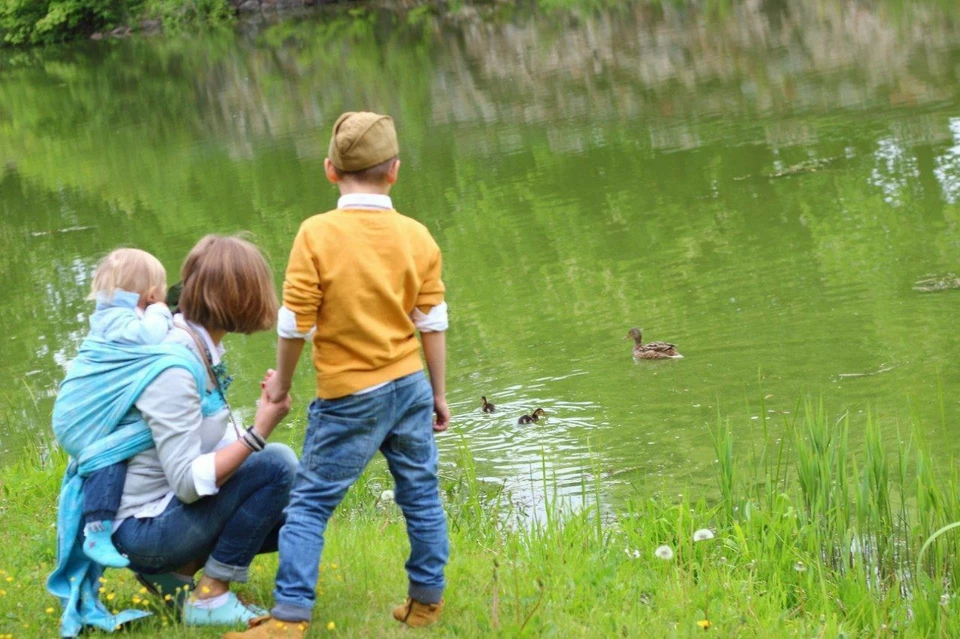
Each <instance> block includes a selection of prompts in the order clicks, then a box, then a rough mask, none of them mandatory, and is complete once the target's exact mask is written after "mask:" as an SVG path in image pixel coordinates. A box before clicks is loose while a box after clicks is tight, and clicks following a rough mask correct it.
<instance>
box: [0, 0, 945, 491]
mask: <svg viewBox="0 0 960 639" xmlns="http://www.w3.org/2000/svg"><path fill="white" fill-rule="evenodd" d="M897 6H898V4H897V3H894V2H890V3H882V2H881V3H879V4H878V5H877V6H875V7H873V8H867V7H865V6H859V5H855V4H844V5H837V4H836V3H833V2H827V1H826V0H817V1H814V2H790V1H788V2H769V3H756V2H748V3H743V4H740V5H737V6H736V7H733V8H731V9H730V10H729V12H726V13H723V12H719V13H710V12H708V13H703V12H699V11H694V10H680V9H676V8H671V7H663V8H650V7H631V8H622V9H620V10H617V11H613V12H611V13H603V14H588V13H584V14H581V15H577V16H571V15H564V14H548V15H535V14H525V13H523V12H521V11H519V10H515V9H510V10H509V11H508V9H507V8H505V7H503V6H500V7H499V8H497V7H491V8H489V9H483V10H480V11H476V12H469V11H468V12H466V13H463V14H459V15H458V16H456V17H442V18H435V17H431V16H422V15H421V19H420V21H418V22H406V21H404V19H403V18H402V17H398V16H397V15H396V14H392V13H389V12H385V13H379V12H368V13H366V14H364V15H363V16H362V17H361V18H357V16H356V15H354V16H353V17H351V18H345V17H344V14H342V13H340V12H337V11H334V12H332V13H329V14H323V15H321V16H320V17H319V18H316V17H315V18H309V19H299V20H289V21H284V22H280V23H277V24H273V25H262V28H244V29H242V30H240V31H238V32H236V33H233V32H222V33H214V34H211V35H210V36H209V37H203V38H197V39H191V38H173V37H172V38H167V39H159V40H139V41H137V40H134V41H128V42H115V43H99V44H97V45H79V46H76V47H71V48H65V49H55V50H37V51H31V52H27V53H20V54H17V55H16V56H13V57H6V58H0V166H2V165H4V164H7V163H9V166H8V168H7V169H5V171H4V172H3V174H2V177H0V210H2V211H3V216H2V218H0V264H2V265H3V273H4V276H5V283H6V284H7V286H5V287H2V288H0V305H2V308H3V313H4V318H5V319H6V321H7V329H8V330H7V334H6V336H5V337H4V338H3V339H2V340H0V362H3V363H2V364H0V370H2V371H3V372H4V373H6V374H7V376H8V378H11V379H17V380H19V381H20V386H22V388H21V387H20V386H18V387H17V388H16V389H8V392H7V393H6V394H5V395H0V420H2V421H0V449H3V451H7V454H6V455H4V453H3V452H0V459H9V458H10V456H11V452H13V451H18V450H20V449H21V448H22V446H23V445H24V443H25V442H26V441H28V440H30V439H32V438H33V437H35V436H36V433H37V432H43V431H45V429H46V424H47V422H48V414H49V408H50V399H49V397H50V394H51V393H52V392H53V390H54V388H55V385H56V382H57V380H58V379H59V377H60V376H61V374H62V367H63V366H64V365H65V363H66V362H67V361H69V358H70V357H72V355H73V353H74V352H75V350H76V347H77V343H78V340H79V339H80V338H81V336H82V335H83V334H84V333H85V330H86V326H85V321H86V320H85V316H86V314H87V313H88V312H89V304H88V302H87V301H86V300H85V296H86V292H87V287H88V285H89V277H90V270H91V268H92V267H93V265H94V264H95V263H96V261H97V259H98V258H99V257H100V256H101V255H102V254H103V253H105V252H106V251H107V250H109V249H111V248H113V247H115V246H116V245H118V244H127V245H136V246H141V247H143V248H145V249H148V250H151V251H152V252H154V253H155V254H157V255H158V256H159V257H160V258H161V260H162V261H163V262H164V264H165V265H166V266H167V268H168V271H169V272H170V273H171V274H173V273H175V272H176V270H177V268H178V266H179V263H180V260H181V259H182V257H183V255H184V254H185V253H186V251H187V250H188V248H189V247H190V246H191V245H192V244H193V242H194V241H195V240H196V239H197V238H198V237H199V236H200V235H202V234H205V233H208V232H232V231H236V230H240V229H249V230H251V231H253V232H254V234H255V236H256V239H257V241H258V242H259V243H260V244H261V245H262V246H263V247H264V248H265V250H266V251H267V253H268V255H269V256H270V257H271V259H272V261H273V262H274V264H275V265H276V266H277V267H278V269H279V268H282V265H283V262H284V260H285V257H286V254H287V251H288V248H289V242H290V238H292V236H293V233H294V232H295V229H296V228H297V226H298V224H299V221H300V220H301V219H303V218H304V217H305V216H307V215H309V214H311V213H313V212H315V211H317V210H320V209H323V208H326V207H328V206H329V205H330V204H331V203H332V202H333V200H334V197H333V192H332V191H331V189H330V188H329V186H328V185H326V184H325V182H324V180H323V179H322V160H323V157H324V155H325V148H326V139H327V127H328V126H329V125H330V123H331V122H332V120H333V118H335V117H336V115H337V114H338V113H339V112H340V111H342V110H345V109H347V108H356V107H358V106H364V107H366V108H373V109H381V110H386V111H389V112H391V113H392V114H394V115H395V117H396V118H397V120H398V122H399V126H400V130H401V136H402V144H403V149H404V151H403V155H404V173H403V178H402V181H401V184H400V186H399V187H398V189H397V191H396V196H397V200H396V201H397V203H398V206H399V207H400V208H401V210H403V211H405V212H408V213H410V214H412V215H414V216H415V217H417V218H418V219H421V220H423V221H424V222H425V223H426V224H427V225H428V226H429V227H430V229H431V230H432V231H433V233H434V234H435V236H436V237H437V238H438V240H439V242H440V244H441V246H442V247H443V249H444V252H445V268H446V280H447V283H448V286H449V289H450V296H451V308H452V310H453V312H454V327H455V328H454V330H453V331H452V332H451V337H450V340H451V350H450V360H451V361H450V382H449V387H450V389H451V397H450V399H451V403H452V405H453V408H454V409H455V412H456V414H457V432H456V433H452V434H450V435H448V436H445V437H444V438H443V439H442V446H443V450H444V455H445V458H446V459H448V460H449V459H453V458H455V448H456V446H457V441H458V439H459V437H460V435H461V434H462V436H463V438H464V440H465V441H466V443H467V444H468V445H469V447H470V449H471V450H472V452H473V454H474V456H475V457H476V459H477V463H478V472H479V474H480V475H481V476H483V477H485V478H487V479H489V480H490V481H491V482H495V483H501V482H503V481H506V482H507V483H508V485H509V486H510V487H511V488H512V489H513V491H514V493H515V495H517V498H518V499H519V500H520V501H521V503H522V504H524V505H526V506H527V507H530V508H533V509H534V510H535V509H536V504H537V503H539V502H538V500H541V499H542V498H543V495H542V493H541V492H540V491H541V489H542V486H543V483H542V479H543V474H544V470H545V469H546V470H547V474H548V478H549V481H550V484H551V485H554V484H555V485H556V489H557V491H558V494H560V495H561V496H564V497H567V498H576V496H578V495H579V494H580V493H581V491H582V489H583V486H584V485H588V484H589V483H590V482H591V481H592V480H594V479H598V480H599V481H600V482H601V484H602V486H603V490H604V491H605V493H609V494H612V495H614V496H616V495H623V494H628V493H630V492H631V491H634V490H647V491H648V490H652V489H658V488H668V487H669V488H670V489H676V487H678V486H684V485H689V484H697V485H710V484H711V481H712V480H711V479H710V478H709V475H708V471H709V469H710V464H711V462H712V460H713V452H712V449H711V445H710V442H709V438H708V437H707V435H706V433H707V430H706V425H707V424H712V423H714V422H715V420H716V415H717V411H718V410H721V411H723V412H724V413H729V414H731V415H732V416H733V420H734V421H733V422H732V424H734V427H735V428H737V430H738V434H739V436H741V437H742V440H743V441H744V442H745V444H744V445H745V446H747V445H748V442H750V441H752V440H753V438H755V437H756V436H757V433H758V431H759V423H760V422H761V421H762V420H761V419H760V417H761V414H760V410H761V409H760V407H759V405H758V404H759V402H758V399H757V398H758V397H759V396H760V394H761V393H762V394H763V395H771V397H770V398H769V399H768V400H767V406H766V408H765V409H764V410H767V411H773V412H770V413H765V414H767V415H769V416H771V419H779V418H781V417H783V416H785V415H790V414H791V412H792V411H793V410H795V400H796V395H797V393H798V392H800V391H802V390H807V391H813V392H823V393H824V395H825V397H826V399H827V400H828V402H833V404H834V405H835V407H836V408H837V409H840V408H851V410H852V411H854V413H855V414H859V413H856V411H859V410H862V409H864V408H865V407H866V406H867V405H868V404H869V405H872V406H874V407H875V408H876V409H877V410H878V412H879V419H880V421H881V423H883V424H884V425H886V426H887V427H888V428H889V429H890V431H891V432H893V429H894V428H895V426H896V421H897V419H899V418H905V417H907V415H908V414H909V407H908V401H907V400H908V399H909V397H911V396H912V397H920V398H929V397H931V396H934V397H935V396H936V388H937V384H938V383H940V384H942V385H943V388H944V389H945V397H946V398H947V403H946V406H945V407H944V414H945V415H946V416H947V418H948V420H950V421H949V423H954V422H955V420H956V419H957V418H958V417H960V404H958V401H957V399H956V398H957V397H960V393H958V392H957V391H960V368H958V365H957V364H956V358H955V357H953V356H952V354H953V353H955V352H956V351H957V348H958V347H960V341H958V340H960V338H958V337H957V336H956V331H955V329H954V324H955V317H956V313H957V311H958V310H960V308H958V298H957V296H950V295H949V294H944V295H939V294H938V295H927V296H918V294H916V293H915V292H914V291H913V290H912V285H913V283H914V282H915V281H916V280H917V278H918V277H920V276H922V275H925V274H931V273H933V274H936V273H946V272H950V271H956V270H957V266H956V255H957V246H960V227H958V221H960V208H958V197H960V119H958V118H957V113H958V107H960V96H958V93H957V91H958V86H960V83H958V79H960V78H958V75H957V74H958V73H960V67H957V66H956V64H955V60H956V57H957V55H958V54H960V21H958V20H957V17H958V16H957V15H955V14H954V13H953V12H950V11H948V10H947V9H945V8H943V7H938V6H934V5H932V4H930V5H925V6H921V7H915V8H913V9H911V11H910V12H909V15H907V14H900V13H898V12H897V11H896V7H897ZM487 11H489V12H490V13H489V14H488V13H487ZM632 325H642V326H643V327H644V328H645V329H646V330H647V331H648V332H649V333H650V334H651V335H652V336H654V337H656V338H657V339H664V340H667V341H674V342H677V343H678V344H679V345H680V346H681V350H682V351H683V352H684V354H685V355H686V356H687V358H686V359H685V360H683V361H681V362H665V363H659V364H658V363H647V364H649V365H646V364H645V365H634V364H633V363H632V361H631V359H630V349H629V345H628V344H627V343H625V342H623V341H622V340H621V338H622V336H623V334H624V332H625V331H626V329H627V328H629V327H630V326H632ZM918 335H919V336H922V339H918V337H917V336H918ZM272 341H273V340H272V338H271V337H270V336H269V335H261V336H255V337H252V338H240V337H236V338H231V343H230V345H229V348H230V362H231V366H233V367H235V369H236V370H237V372H238V374H239V376H240V377H243V376H250V377H251V378H255V376H256V375H257V374H258V373H257V371H259V370H261V369H262V368H263V367H265V366H266V365H268V364H269V362H270V361H271V358H272V356H273V355H272V351H273V345H272ZM661 364H663V365H661ZM884 366H893V368H891V369H889V371H887V372H884V373H883V374H879V375H871V376H864V377H850V376H847V377H844V376H843V374H856V373H867V372H872V371H877V370H880V369H881V368H883V367H884ZM301 373H302V375H301V376H300V377H299V378H298V380H297V381H296V384H297V387H296V388H297V392H298V394H299V395H300V396H301V397H307V396H309V394H310V392H311V390H310V384H311V380H310V375H309V371H301ZM938 375H939V382H938V381H937V379H938ZM760 385H762V387H763V391H760V389H759V388H758V386H760ZM236 389H237V390H236V392H237V393H238V394H239V395H238V397H237V399H236V400H234V401H235V403H236V404H238V405H243V404H244V403H245V402H246V403H252V400H253V397H254V395H255V392H256V389H255V388H245V387H244V386H243V385H242V384H238V385H237V386H236ZM931 393H933V394H932V395H931ZM480 395H487V396H488V397H490V399H491V400H492V401H494V402H496V403H497V404H498V405H500V407H501V410H500V412H499V413H497V414H495V415H484V414H482V413H481V412H480V410H479V397H480ZM921 404H922V405H921V407H920V408H919V409H918V410H919V412H920V413H921V414H922V415H923V416H924V417H925V418H926V419H928V420H929V421H930V423H938V420H939V419H940V411H939V408H938V407H935V406H934V405H933V403H932V402H921ZM928 404H929V405H928ZM535 406H542V407H544V408H545V409H546V410H547V411H548V412H549V413H550V417H549V418H548V420H547V421H546V422H545V423H542V424H535V425H532V426H529V427H518V426H517V425H516V417H517V416H519V414H521V413H522V412H527V411H529V410H530V409H531V408H533V407H535ZM300 417H302V415H300V414H297V415H294V416H293V417H292V418H291V422H290V427H288V428H285V429H283V430H282V431H281V436H282V437H284V438H286V439H287V440H288V441H291V442H292V443H294V444H295V445H298V444H299V439H300V437H301V430H300V429H301V428H302V422H301V421H300ZM754 418H756V419H754ZM942 443H943V446H942V449H943V451H944V454H945V455H947V454H953V453H955V452H960V448H957V444H956V443H955V442H953V441H952V440H947V439H946V438H944V441H943V442H942ZM538 487H539V488H538Z"/></svg>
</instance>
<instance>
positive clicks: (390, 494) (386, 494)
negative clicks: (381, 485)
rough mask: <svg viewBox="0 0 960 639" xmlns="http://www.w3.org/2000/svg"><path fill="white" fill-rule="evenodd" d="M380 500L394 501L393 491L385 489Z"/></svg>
mask: <svg viewBox="0 0 960 639" xmlns="http://www.w3.org/2000/svg"><path fill="white" fill-rule="evenodd" d="M380 501H393V491H392V490H385V491H383V492H382V493H380Z"/></svg>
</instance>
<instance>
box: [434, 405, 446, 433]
mask: <svg viewBox="0 0 960 639" xmlns="http://www.w3.org/2000/svg"><path fill="white" fill-rule="evenodd" d="M433 410H434V413H435V416H434V418H433V432H435V433H442V432H443V431H445V430H447V429H448V428H449V427H450V408H449V407H448V406H447V399H446V398H445V397H434V399H433Z"/></svg>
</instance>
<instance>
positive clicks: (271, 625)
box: [221, 616, 308, 639]
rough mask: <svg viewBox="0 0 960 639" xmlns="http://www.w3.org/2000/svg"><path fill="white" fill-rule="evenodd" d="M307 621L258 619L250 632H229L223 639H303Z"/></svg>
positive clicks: (252, 622) (252, 624) (254, 621)
mask: <svg viewBox="0 0 960 639" xmlns="http://www.w3.org/2000/svg"><path fill="white" fill-rule="evenodd" d="M307 625H308V624H307V622H306V621H280V620H279V619H274V618H273V617H269V616H268V617H257V618H256V619H254V620H253V621H251V622H250V628H249V630H244V631H243V632H228V633H227V634H225V635H223V637H222V638H221V639H303V635H304V634H305V633H306V632H307Z"/></svg>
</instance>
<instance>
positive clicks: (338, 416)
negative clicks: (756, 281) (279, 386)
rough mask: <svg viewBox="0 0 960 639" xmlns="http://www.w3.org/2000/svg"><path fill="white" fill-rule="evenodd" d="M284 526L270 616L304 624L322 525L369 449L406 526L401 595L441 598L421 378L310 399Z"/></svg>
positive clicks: (428, 423) (433, 463) (430, 441)
mask: <svg viewBox="0 0 960 639" xmlns="http://www.w3.org/2000/svg"><path fill="white" fill-rule="evenodd" d="M309 419H310V421H309V424H308V427H307V435H306V439H305V441H304V444H303V456H302V457H301V459H300V470H299V471H298V473H297V479H296V483H295V484H294V487H293V491H292V492H291V494H290V505H289V506H288V507H287V510H286V516H287V521H286V523H285V524H284V526H283V528H282V529H281V531H280V569H279V570H278V572H277V583H276V589H275V590H274V598H275V601H276V605H275V606H274V608H273V610H272V611H271V614H272V615H273V616H274V617H275V618H276V619H280V620H283V621H309V620H310V615H311V612H312V611H313V604H314V600H315V598H316V596H315V589H316V584H317V572H318V565H319V563H320V555H321V553H322V552H323V533H324V530H325V529H326V527H327V520H329V519H330V515H332V514H333V511H334V509H335V508H336V507H337V505H338V504H339V503H340V501H341V500H342V499H343V497H344V495H346V493H347V489H348V488H350V486H351V485H352V484H353V483H354V482H355V481H356V480H357V478H358V477H359V476H360V473H362V472H363V469H364V468H365V467H366V466H367V464H368V463H369V462H370V460H371V459H373V456H374V455H375V454H376V452H377V450H379V451H380V452H381V453H383V456H384V457H386V458H387V464H388V465H389V467H390V473H391V474H392V475H393V479H394V482H395V490H394V498H395V499H396V502H397V505H398V506H400V510H401V511H403V515H404V517H405V518H406V520H407V535H408V536H409V538H410V558H409V559H408V560H407V564H406V568H407V576H408V577H409V580H410V587H409V596H410V597H411V598H413V599H415V600H417V601H420V602H422V603H436V602H439V601H440V598H441V596H442V594H443V587H444V585H445V584H444V577H443V569H444V566H445V565H446V563H447V556H448V554H449V545H448V542H447V520H446V516H445V514H444V512H443V506H442V505H441V503H440V488H439V483H438V481H437V444H436V442H435V441H434V436H433V427H432V426H433V392H432V391H431V389H430V384H429V383H428V382H427V379H426V377H425V375H424V374H423V373H422V372H419V373H414V374H413V375H408V376H406V377H401V378H400V379H397V380H394V381H393V382H390V383H389V384H387V385H386V386H384V387H382V388H378V389H377V390H375V391H372V392H370V393H365V394H361V395H349V396H347V397H343V398H340V399H334V400H323V399H317V400H314V402H313V403H312V404H311V405H310V413H309Z"/></svg>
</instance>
